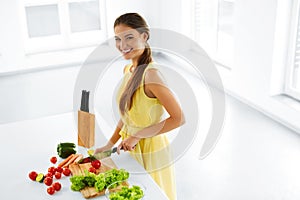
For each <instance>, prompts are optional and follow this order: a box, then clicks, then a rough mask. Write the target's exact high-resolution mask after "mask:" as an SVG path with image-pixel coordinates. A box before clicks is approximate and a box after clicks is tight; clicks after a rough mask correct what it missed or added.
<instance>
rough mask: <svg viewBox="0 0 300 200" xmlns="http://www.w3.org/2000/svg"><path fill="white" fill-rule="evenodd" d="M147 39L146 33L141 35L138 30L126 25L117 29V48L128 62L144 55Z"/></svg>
mask: <svg viewBox="0 0 300 200" xmlns="http://www.w3.org/2000/svg"><path fill="white" fill-rule="evenodd" d="M147 38H148V36H147V34H146V33H139V32H138V31H137V30H136V29H133V28H131V27H128V26H126V25H124V24H119V25H117V26H116V27H115V40H116V47H117V49H119V51H120V52H121V53H122V54H123V57H124V58H125V59H126V60H128V59H132V60H137V59H138V58H139V56H140V55H142V53H143V52H144V49H145V42H146V41H147Z"/></svg>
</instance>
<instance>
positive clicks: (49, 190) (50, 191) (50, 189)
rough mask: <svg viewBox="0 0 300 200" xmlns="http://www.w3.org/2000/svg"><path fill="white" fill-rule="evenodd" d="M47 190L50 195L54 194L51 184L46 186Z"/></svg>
mask: <svg viewBox="0 0 300 200" xmlns="http://www.w3.org/2000/svg"><path fill="white" fill-rule="evenodd" d="M47 192H48V194H50V195H52V194H54V192H55V189H54V187H52V186H50V187H48V188H47Z"/></svg>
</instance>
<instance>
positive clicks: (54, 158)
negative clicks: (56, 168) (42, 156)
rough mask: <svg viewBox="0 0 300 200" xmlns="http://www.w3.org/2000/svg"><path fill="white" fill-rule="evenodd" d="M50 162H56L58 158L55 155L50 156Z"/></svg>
mask: <svg viewBox="0 0 300 200" xmlns="http://www.w3.org/2000/svg"><path fill="white" fill-rule="evenodd" d="M50 162H52V163H53V164H55V163H56V162H57V158H56V157H55V156H53V157H51V158H50Z"/></svg>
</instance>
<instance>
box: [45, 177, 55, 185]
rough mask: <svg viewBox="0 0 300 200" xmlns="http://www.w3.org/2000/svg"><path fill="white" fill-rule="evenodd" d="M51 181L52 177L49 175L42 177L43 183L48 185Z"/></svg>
mask: <svg viewBox="0 0 300 200" xmlns="http://www.w3.org/2000/svg"><path fill="white" fill-rule="evenodd" d="M52 182H53V179H52V178H51V177H46V178H45V179H44V183H45V185H47V186H50V185H51V184H52Z"/></svg>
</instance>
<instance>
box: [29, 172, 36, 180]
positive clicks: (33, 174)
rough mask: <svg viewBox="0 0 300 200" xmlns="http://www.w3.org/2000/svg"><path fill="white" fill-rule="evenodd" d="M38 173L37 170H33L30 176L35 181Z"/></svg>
mask: <svg viewBox="0 0 300 200" xmlns="http://www.w3.org/2000/svg"><path fill="white" fill-rule="evenodd" d="M37 175H38V174H37V173H36V172H35V171H32V172H30V173H29V178H30V179H31V180H33V181H35V179H36V177H37Z"/></svg>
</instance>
